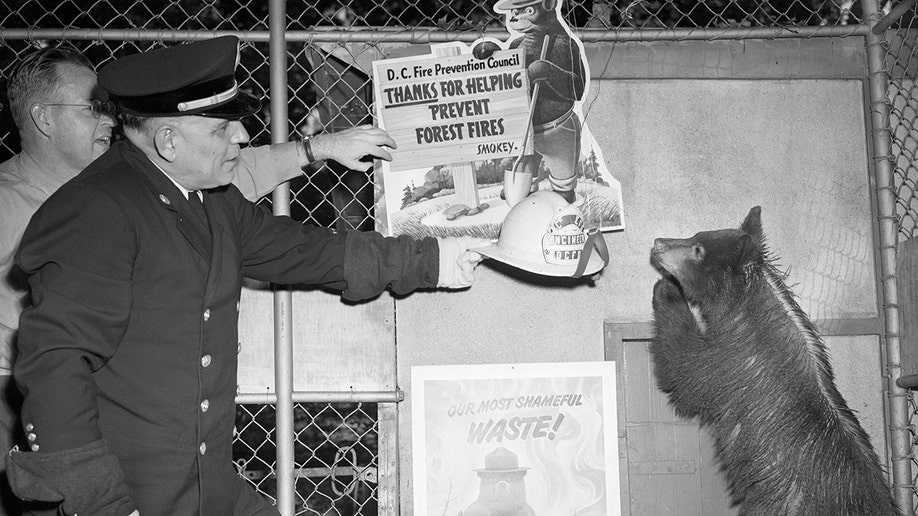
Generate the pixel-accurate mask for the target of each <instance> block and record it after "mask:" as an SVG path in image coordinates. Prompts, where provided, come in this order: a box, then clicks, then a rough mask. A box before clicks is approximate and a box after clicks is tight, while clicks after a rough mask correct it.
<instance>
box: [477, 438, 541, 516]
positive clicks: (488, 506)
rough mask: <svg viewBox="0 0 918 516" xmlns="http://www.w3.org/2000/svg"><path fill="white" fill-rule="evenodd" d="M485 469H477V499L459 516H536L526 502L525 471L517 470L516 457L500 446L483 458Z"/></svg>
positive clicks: (524, 469) (519, 468)
mask: <svg viewBox="0 0 918 516" xmlns="http://www.w3.org/2000/svg"><path fill="white" fill-rule="evenodd" d="M484 462H485V467H484V469H477V470H475V471H477V472H478V478H480V479H481V480H480V485H479V488H478V499H477V500H475V502H473V503H472V505H469V506H468V507H467V508H466V509H465V510H464V511H459V516H535V511H534V510H533V509H532V507H530V506H529V504H528V503H527V502H526V480H525V479H524V478H523V477H524V476H526V471H527V470H528V469H529V468H525V467H524V468H521V467H519V461H518V459H517V456H516V454H515V453H513V452H512V451H510V450H508V449H507V448H504V447H500V448H497V449H496V450H494V451H493V452H491V453H489V454H487V455H485V460H484Z"/></svg>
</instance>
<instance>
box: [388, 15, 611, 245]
mask: <svg viewBox="0 0 918 516" xmlns="http://www.w3.org/2000/svg"><path fill="white" fill-rule="evenodd" d="M518 4H519V5H518ZM523 4H525V5H523ZM494 9H495V10H496V11H497V12H499V13H501V14H504V15H505V25H506V27H507V29H508V31H509V33H510V37H509V38H508V39H507V41H498V40H495V39H492V38H483V39H480V40H477V41H475V42H473V43H472V44H471V45H466V44H465V43H462V42H454V43H444V44H438V45H431V52H430V53H429V54H424V55H420V56H412V57H403V58H395V59H387V60H379V61H374V62H373V88H374V106H375V109H376V121H377V124H378V125H379V126H380V127H381V128H383V129H385V130H386V131H387V132H389V134H390V135H391V136H392V137H393V139H394V140H395V141H396V143H397V145H398V148H397V149H394V150H393V151H392V152H391V153H392V161H391V162H386V161H383V162H382V165H381V167H380V168H379V169H378V172H377V173H378V176H377V187H378V192H377V203H376V216H377V221H378V227H377V229H378V230H379V231H380V232H382V233H384V234H387V235H403V234H405V235H411V236H414V237H424V236H437V237H447V236H461V235H473V236H478V237H483V238H491V239H496V238H497V237H498V235H499V233H500V228H501V225H502V223H503V221H504V219H505V217H506V216H507V213H508V212H509V211H510V209H511V208H512V207H513V206H514V205H516V204H517V203H519V202H520V201H521V200H522V199H524V198H526V197H527V196H528V195H529V194H531V193H532V192H535V191H539V190H549V191H552V192H555V193H557V194H558V195H560V196H562V197H563V198H564V199H565V200H566V201H567V202H568V203H570V204H574V205H575V206H576V207H577V208H578V209H579V210H580V211H581V212H582V213H583V215H584V219H585V223H586V224H587V226H588V227H591V228H598V229H600V230H602V231H610V230H619V229H623V228H624V219H623V202H622V194H621V185H620V183H619V182H618V180H616V179H615V177H613V175H612V173H610V171H609V170H608V169H607V167H606V162H605V159H604V158H603V156H602V151H601V150H600V148H599V145H598V144H597V143H596V141H595V139H594V138H593V135H592V133H591V132H590V130H589V127H587V124H586V119H585V117H584V115H583V100H584V99H585V98H586V96H587V88H588V87H589V83H590V80H589V66H588V63H587V62H586V57H585V53H584V51H583V44H582V43H581V42H580V40H579V39H578V38H577V37H575V36H574V35H573V33H572V32H571V31H570V28H569V27H568V25H567V23H566V22H565V21H564V20H563V18H562V16H561V12H560V5H559V2H557V1H555V0H544V1H538V2H533V1H529V0H502V1H499V2H497V3H496V4H495V5H494Z"/></svg>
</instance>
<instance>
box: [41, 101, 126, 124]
mask: <svg viewBox="0 0 918 516" xmlns="http://www.w3.org/2000/svg"><path fill="white" fill-rule="evenodd" d="M44 105H45V106H64V107H67V106H69V107H81V108H89V110H90V112H91V113H92V117H93V118H95V119H99V118H100V117H101V116H102V115H103V114H104V115H109V116H112V117H114V116H115V109H116V108H115V103H114V102H112V101H110V100H99V99H92V101H91V102H90V103H89V104H44Z"/></svg>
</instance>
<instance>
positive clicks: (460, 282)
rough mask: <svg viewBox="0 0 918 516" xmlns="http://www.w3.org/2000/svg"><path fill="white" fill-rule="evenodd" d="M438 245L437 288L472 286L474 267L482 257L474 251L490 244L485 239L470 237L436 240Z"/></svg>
mask: <svg viewBox="0 0 918 516" xmlns="http://www.w3.org/2000/svg"><path fill="white" fill-rule="evenodd" d="M437 241H438V242H439V244H440V276H439V278H438V280H437V286H438V287H441V288H466V287H470V286H471V285H472V280H473V279H474V275H475V267H476V266H477V265H478V264H479V263H480V262H481V260H482V256H481V254H480V253H478V252H476V251H475V248H476V247H484V246H486V245H489V244H490V243H491V241H490V240H488V239H486V238H476V237H471V236H461V237H450V238H438V239H437Z"/></svg>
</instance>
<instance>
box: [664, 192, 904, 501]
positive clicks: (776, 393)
mask: <svg viewBox="0 0 918 516" xmlns="http://www.w3.org/2000/svg"><path fill="white" fill-rule="evenodd" d="M651 263H652V264H653V265H654V266H655V267H656V268H657V269H658V270H659V271H660V272H661V274H662V279H660V280H659V281H658V282H657V284H656V285H655V286H654V290H653V311H654V332H655V336H654V338H653V341H652V343H651V347H650V351H651V356H652V359H653V364H654V373H655V374H656V378H657V384H658V386H659V387H660V389H661V390H662V391H663V392H665V393H667V394H668V396H669V402H670V404H671V405H672V406H673V408H674V409H675V412H676V414H677V415H679V416H680V417H683V418H695V417H697V418H698V419H699V421H700V424H701V425H702V426H703V427H705V428H707V429H708V431H709V432H710V434H711V436H712V438H713V440H714V445H715V449H716V452H717V459H718V462H719V465H720V469H721V471H722V472H723V474H724V476H725V477H726V480H727V484H728V488H729V492H730V495H731V498H732V500H733V502H734V504H735V505H738V506H739V509H740V514H743V515H782V516H785V515H819V516H822V515H832V516H844V515H865V516H866V515H871V516H880V515H897V514H899V511H898V510H897V508H896V504H895V502H894V501H893V498H892V496H891V494H890V490H889V487H888V486H887V482H886V478H885V476H884V474H883V471H882V469H881V467H880V464H879V462H878V459H877V455H876V452H875V451H874V449H873V447H872V446H871V444H870V440H869V438H868V437H867V434H866V433H865V432H864V430H863V428H861V426H860V424H859V423H858V421H857V419H856V418H855V416H854V414H853V412H852V411H851V409H849V408H848V405H847V404H846V403H845V400H844V398H842V395H841V394H840V393H839V392H838V389H837V388H836V387H835V383H834V376H833V373H832V367H831V365H830V364H829V359H828V356H827V353H826V348H825V345H824V344H823V342H822V340H821V339H820V338H819V336H818V335H817V333H816V330H815V328H814V326H813V325H812V323H811V322H810V321H809V319H808V318H807V317H806V315H805V314H804V313H803V311H802V310H801V309H800V307H799V306H798V305H797V303H796V301H795V300H794V296H793V294H792V293H791V292H790V291H789V290H788V289H787V287H786V286H785V284H784V276H783V274H781V273H779V272H778V270H777V269H776V267H775V266H774V264H773V263H772V260H771V258H770V257H769V255H768V251H767V248H766V246H765V241H764V236H763V234H762V228H761V222H760V209H759V207H758V206H756V207H755V208H753V209H752V210H751V211H750V212H749V215H747V216H746V220H745V221H744V222H743V224H742V226H741V227H740V228H739V229H721V230H716V231H702V232H700V233H698V234H696V235H695V236H693V237H691V238H687V239H664V238H658V239H656V240H655V241H654V246H653V250H652V252H651Z"/></svg>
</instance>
